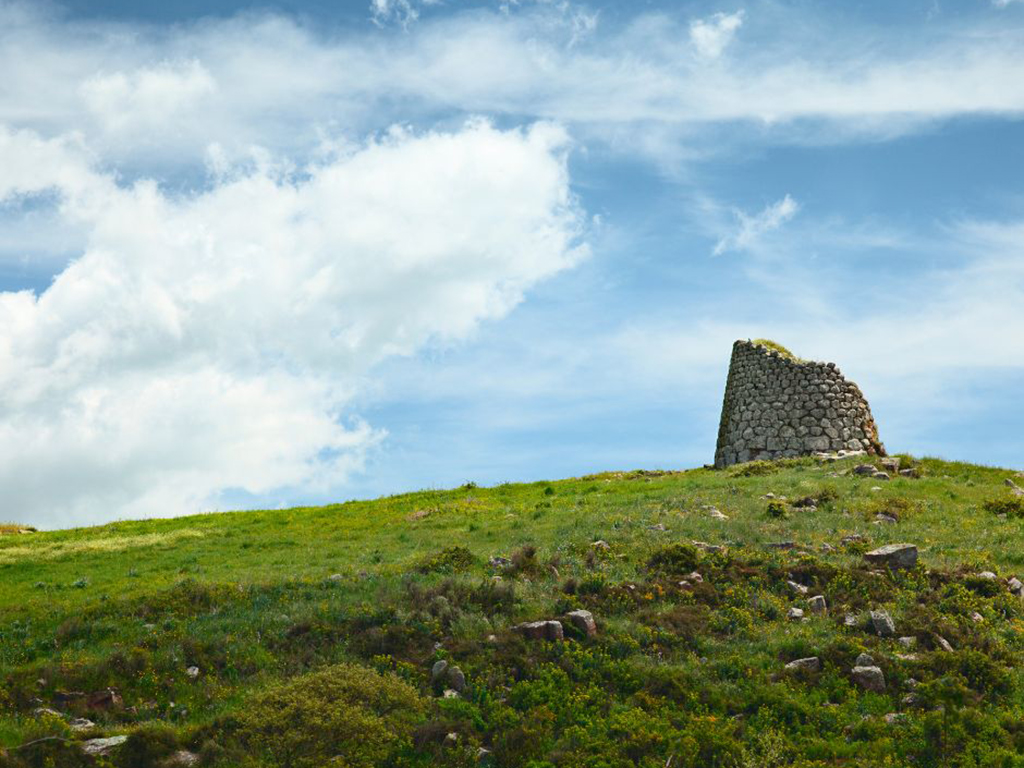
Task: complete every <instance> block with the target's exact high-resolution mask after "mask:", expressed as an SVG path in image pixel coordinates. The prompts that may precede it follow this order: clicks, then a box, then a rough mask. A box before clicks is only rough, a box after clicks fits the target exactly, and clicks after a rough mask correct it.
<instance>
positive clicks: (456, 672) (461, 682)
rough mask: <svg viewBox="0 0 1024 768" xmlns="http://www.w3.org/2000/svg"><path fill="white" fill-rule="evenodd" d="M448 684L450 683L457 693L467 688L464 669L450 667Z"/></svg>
mask: <svg viewBox="0 0 1024 768" xmlns="http://www.w3.org/2000/svg"><path fill="white" fill-rule="evenodd" d="M448 685H450V686H451V687H452V688H453V689H454V690H455V691H456V692H457V693H462V692H463V691H464V690H466V676H465V675H464V674H462V670H461V669H459V668H458V667H449V668H448Z"/></svg>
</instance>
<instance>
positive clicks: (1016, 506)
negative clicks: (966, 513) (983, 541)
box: [982, 496, 1024, 517]
mask: <svg viewBox="0 0 1024 768" xmlns="http://www.w3.org/2000/svg"><path fill="white" fill-rule="evenodd" d="M982 506H983V507H984V508H985V511H986V512H991V513H993V514H995V515H1006V516H1007V517H1024V496H1005V497H1003V498H1000V499H989V500H988V501H986V502H985V503H984V504H982Z"/></svg>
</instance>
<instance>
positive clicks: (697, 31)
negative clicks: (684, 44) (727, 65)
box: [690, 10, 744, 59]
mask: <svg viewBox="0 0 1024 768" xmlns="http://www.w3.org/2000/svg"><path fill="white" fill-rule="evenodd" d="M743 16H744V12H743V11H742V10H740V11H736V13H716V14H714V15H713V16H711V17H709V18H707V19H694V20H693V21H691V22H690V42H691V43H692V44H693V47H694V48H695V49H696V51H697V53H698V54H700V55H701V56H704V57H705V58H709V59H716V58H718V57H719V56H721V55H722V51H724V50H725V47H726V46H727V45H729V43H731V42H732V39H733V37H735V36H736V30H738V29H739V28H740V27H741V26H742V25H743Z"/></svg>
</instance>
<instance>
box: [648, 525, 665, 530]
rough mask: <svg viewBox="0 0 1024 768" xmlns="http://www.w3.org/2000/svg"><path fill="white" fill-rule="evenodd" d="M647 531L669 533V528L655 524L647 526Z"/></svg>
mask: <svg viewBox="0 0 1024 768" xmlns="http://www.w3.org/2000/svg"><path fill="white" fill-rule="evenodd" d="M647 530H649V531H667V530H668V528H666V527H665V525H664V524H663V523H655V524H654V525H648V526H647Z"/></svg>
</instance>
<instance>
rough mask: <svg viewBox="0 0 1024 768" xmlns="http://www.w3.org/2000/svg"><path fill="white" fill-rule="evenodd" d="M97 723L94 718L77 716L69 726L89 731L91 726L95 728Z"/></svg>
mask: <svg viewBox="0 0 1024 768" xmlns="http://www.w3.org/2000/svg"><path fill="white" fill-rule="evenodd" d="M95 727H96V723H94V722H93V721H92V720H86V719H85V718H84V717H76V718H75V719H74V720H72V721H70V722H69V723H68V728H70V729H71V730H72V731H88V730H90V729H91V728H95Z"/></svg>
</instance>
